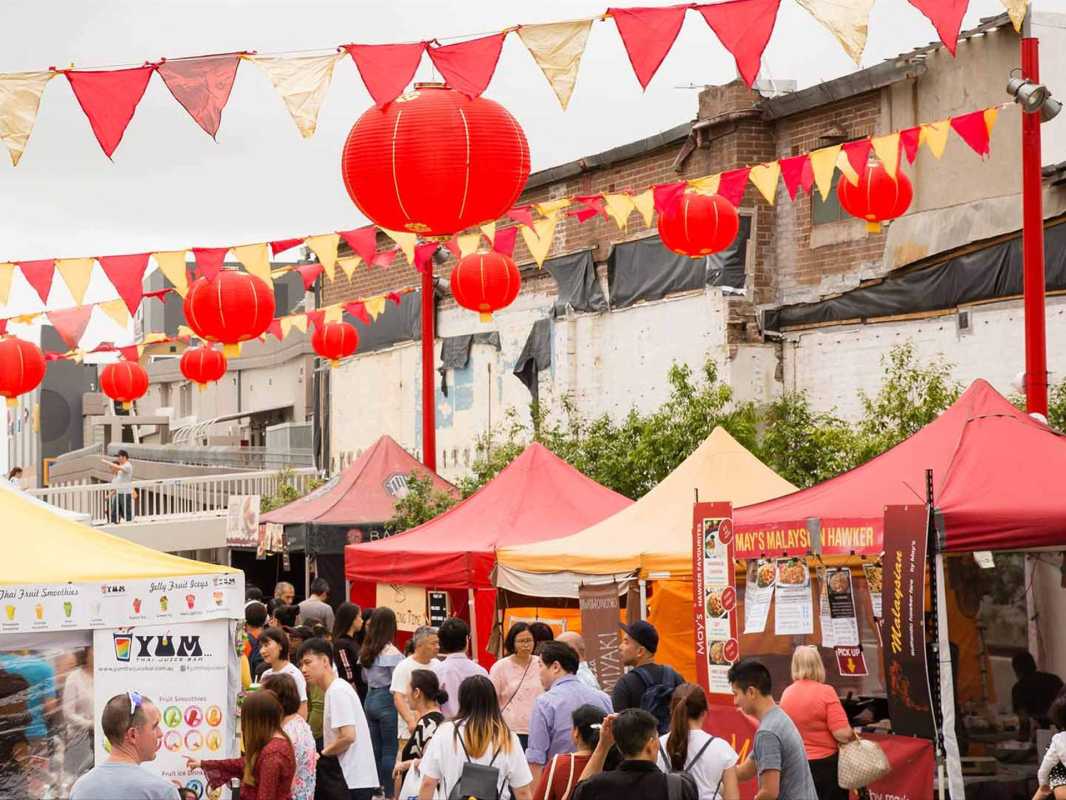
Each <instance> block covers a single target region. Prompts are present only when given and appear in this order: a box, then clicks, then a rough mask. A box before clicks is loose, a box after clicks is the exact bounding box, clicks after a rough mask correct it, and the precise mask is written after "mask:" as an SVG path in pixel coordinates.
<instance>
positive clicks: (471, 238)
mask: <svg viewBox="0 0 1066 800" xmlns="http://www.w3.org/2000/svg"><path fill="white" fill-rule="evenodd" d="M479 244H481V232H480V231H478V232H477V233H465V234H463V235H462V236H460V237H459V257H460V258H462V257H463V256H468V255H470V254H471V253H473V252H474V251H475V250H477V248H478V245H479Z"/></svg>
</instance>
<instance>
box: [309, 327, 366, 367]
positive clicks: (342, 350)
mask: <svg viewBox="0 0 1066 800" xmlns="http://www.w3.org/2000/svg"><path fill="white" fill-rule="evenodd" d="M311 347H313V348H314V349H315V352H316V353H318V354H319V355H320V356H322V358H328V359H329V362H330V366H333V367H335V366H336V365H337V362H338V361H340V360H341V359H342V358H347V357H348V356H350V355H351V354H352V353H354V352H355V351H356V348H358V347H359V331H357V330H356V329H355V327H354V326H352V325H349V324H348V323H347V322H327V323H325V324H324V325H319V326H317V327H316V328H315V332H314V333H313V334H312V335H311Z"/></svg>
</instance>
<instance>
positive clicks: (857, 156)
mask: <svg viewBox="0 0 1066 800" xmlns="http://www.w3.org/2000/svg"><path fill="white" fill-rule="evenodd" d="M873 147H874V146H873V142H871V141H870V140H869V139H859V140H857V141H854V142H848V143H847V144H845V145H843V150H844V155H846V156H847V157H848V163H849V164H851V168H852V169H853V170H855V174H856V175H863V174H865V173H866V164H867V162H868V161H869V160H870V151H871V150H873Z"/></svg>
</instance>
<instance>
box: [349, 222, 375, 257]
mask: <svg viewBox="0 0 1066 800" xmlns="http://www.w3.org/2000/svg"><path fill="white" fill-rule="evenodd" d="M340 236H341V238H342V239H344V241H345V242H346V243H347V245H348V247H350V248H352V252H353V253H355V254H356V255H358V256H359V257H360V258H362V259H363V261H365V262H367V263H368V264H369V263H370V262H371V261H373V260H374V253H376V252H377V249H378V229H377V228H375V227H374V226H373V225H368V226H366V227H365V228H356V229H355V230H354V231H341V233H340Z"/></svg>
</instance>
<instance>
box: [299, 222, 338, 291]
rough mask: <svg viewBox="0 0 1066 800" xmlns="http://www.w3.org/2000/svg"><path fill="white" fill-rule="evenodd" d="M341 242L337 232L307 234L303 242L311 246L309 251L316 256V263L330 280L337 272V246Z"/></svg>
mask: <svg viewBox="0 0 1066 800" xmlns="http://www.w3.org/2000/svg"><path fill="white" fill-rule="evenodd" d="M340 242H341V237H340V234H339V233H323V234H320V235H318V236H308V237H307V238H306V239H304V244H306V245H307V246H308V247H310V248H311V252H312V253H314V254H315V255H316V256H317V257H318V263H319V264H321V265H322V269H323V270H324V271H325V273H326V277H327V278H329V279H330V280H331V281H332V280H333V276H334V275H335V274H336V272H337V246H338V245H339V244H340Z"/></svg>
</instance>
